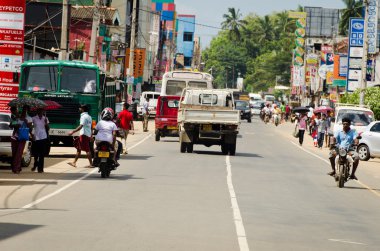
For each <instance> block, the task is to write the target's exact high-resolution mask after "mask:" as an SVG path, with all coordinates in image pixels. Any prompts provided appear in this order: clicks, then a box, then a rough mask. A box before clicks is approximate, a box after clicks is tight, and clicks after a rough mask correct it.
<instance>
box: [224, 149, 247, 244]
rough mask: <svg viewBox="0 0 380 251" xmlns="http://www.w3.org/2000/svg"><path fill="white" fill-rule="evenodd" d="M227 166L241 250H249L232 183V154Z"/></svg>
mask: <svg viewBox="0 0 380 251" xmlns="http://www.w3.org/2000/svg"><path fill="white" fill-rule="evenodd" d="M226 167H227V185H228V191H229V193H230V198H231V205H232V211H233V216H234V222H235V228H236V234H237V237H238V242H239V247H240V251H249V247H248V242H247V236H246V234H245V229H244V224H243V219H242V217H241V213H240V209H239V204H238V202H237V198H236V193H235V190H234V185H233V183H232V172H231V162H230V156H226Z"/></svg>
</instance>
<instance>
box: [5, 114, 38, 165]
mask: <svg viewBox="0 0 380 251" xmlns="http://www.w3.org/2000/svg"><path fill="white" fill-rule="evenodd" d="M10 121H11V116H10V114H8V113H0V162H5V163H10V162H11V160H12V145H11V136H12V132H13V130H12V129H11V128H9V123H10ZM31 160H32V155H31V143H30V142H29V141H28V142H26V144H25V148H24V154H23V156H22V159H21V166H22V167H28V166H29V165H30V162H31Z"/></svg>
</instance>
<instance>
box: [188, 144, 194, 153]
mask: <svg viewBox="0 0 380 251" xmlns="http://www.w3.org/2000/svg"><path fill="white" fill-rule="evenodd" d="M193 148H194V145H193V143H187V152H188V153H192V152H193Z"/></svg>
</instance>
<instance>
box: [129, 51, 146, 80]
mask: <svg viewBox="0 0 380 251" xmlns="http://www.w3.org/2000/svg"><path fill="white" fill-rule="evenodd" d="M130 53H131V50H130V49H127V51H126V60H125V67H126V68H127V67H128V66H129V54H130ZM144 66H145V49H135V53H134V60H133V77H134V78H135V79H137V78H139V77H142V76H143V75H144Z"/></svg>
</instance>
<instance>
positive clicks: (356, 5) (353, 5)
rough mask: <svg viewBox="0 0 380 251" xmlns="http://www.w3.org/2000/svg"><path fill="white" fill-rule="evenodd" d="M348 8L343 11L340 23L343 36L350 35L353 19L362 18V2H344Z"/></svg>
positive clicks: (353, 0) (360, 0)
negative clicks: (349, 29) (351, 19)
mask: <svg viewBox="0 0 380 251" xmlns="http://www.w3.org/2000/svg"><path fill="white" fill-rule="evenodd" d="M342 1H343V2H344V4H345V5H346V8H345V9H343V10H342V17H341V19H340V23H339V32H340V34H341V35H347V34H348V27H349V25H350V18H351V17H362V8H363V1H362V0H359V1H358V0H342Z"/></svg>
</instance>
